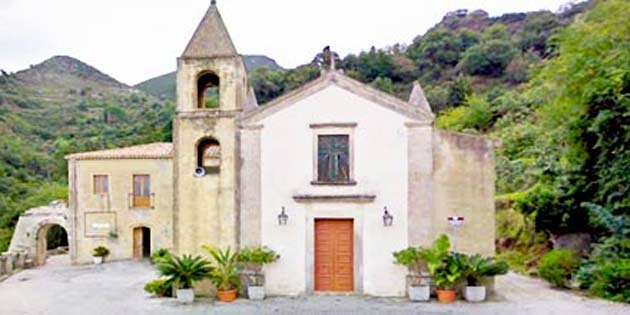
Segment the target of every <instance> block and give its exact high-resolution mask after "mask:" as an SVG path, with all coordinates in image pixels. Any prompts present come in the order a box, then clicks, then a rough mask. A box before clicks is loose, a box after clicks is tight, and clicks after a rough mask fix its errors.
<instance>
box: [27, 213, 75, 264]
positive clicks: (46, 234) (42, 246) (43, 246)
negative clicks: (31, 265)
mask: <svg viewBox="0 0 630 315" xmlns="http://www.w3.org/2000/svg"><path fill="white" fill-rule="evenodd" d="M55 228H61V229H62V230H63V231H64V232H65V233H63V234H65V235H61V237H64V236H65V237H66V240H65V242H63V240H59V241H60V242H61V243H62V244H63V243H65V244H69V242H68V232H67V230H66V229H65V228H64V227H63V226H61V225H59V224H55V223H47V224H42V225H40V227H39V230H38V231H37V236H36V238H35V239H36V248H37V250H36V254H35V258H34V262H35V264H36V265H38V266H41V265H44V264H45V263H46V258H48V253H49V250H51V249H52V248H50V246H49V245H50V237H51V235H50V234H51V232H52V231H54V230H55Z"/></svg>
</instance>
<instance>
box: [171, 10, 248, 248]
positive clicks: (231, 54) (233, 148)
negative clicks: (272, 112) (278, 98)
mask: <svg viewBox="0 0 630 315" xmlns="http://www.w3.org/2000/svg"><path fill="white" fill-rule="evenodd" d="M247 91H248V83H247V72H246V70H245V66H244V64H243V61H242V60H241V57H240V56H239V54H238V53H237V51H236V48H235V47H234V44H233V43H232V40H231V38H230V35H229V33H228V31H227V29H226V27H225V24H224V23H223V20H222V18H221V15H220V14H219V10H218V8H217V5H216V1H214V0H213V1H212V3H211V5H210V8H209V9H208V11H207V12H206V14H205V16H204V17H203V19H202V20H201V23H199V26H198V27H197V30H196V31H195V34H194V35H193V37H192V39H191V40H190V42H189V43H188V45H187V46H186V49H185V51H184V53H183V54H182V56H181V57H180V58H178V64H177V115H176V118H175V122H174V126H173V143H174V167H173V172H174V174H173V175H174V176H173V178H174V185H173V194H174V196H173V198H174V200H173V201H174V211H173V216H174V217H173V225H174V246H175V251H176V252H177V253H178V254H197V253H200V252H201V245H202V244H208V245H211V246H217V247H222V248H225V247H227V246H230V247H232V248H235V247H237V246H238V207H237V198H238V191H237V189H238V181H237V178H238V140H237V133H238V130H237V128H238V125H237V117H238V115H239V113H240V112H241V108H242V104H243V103H244V102H245V101H246V100H247Z"/></svg>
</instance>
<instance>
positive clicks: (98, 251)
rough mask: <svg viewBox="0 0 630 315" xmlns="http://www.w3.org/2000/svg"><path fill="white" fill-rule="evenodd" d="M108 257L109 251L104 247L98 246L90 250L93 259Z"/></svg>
mask: <svg viewBox="0 0 630 315" xmlns="http://www.w3.org/2000/svg"><path fill="white" fill-rule="evenodd" d="M107 255H109V249H107V247H105V246H98V247H96V248H94V250H92V256H94V257H105V256H107Z"/></svg>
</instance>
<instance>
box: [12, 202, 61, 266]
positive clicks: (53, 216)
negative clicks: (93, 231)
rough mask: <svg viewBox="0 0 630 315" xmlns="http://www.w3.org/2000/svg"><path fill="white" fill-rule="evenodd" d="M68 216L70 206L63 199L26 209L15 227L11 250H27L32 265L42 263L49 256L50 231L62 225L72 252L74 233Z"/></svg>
mask: <svg viewBox="0 0 630 315" xmlns="http://www.w3.org/2000/svg"><path fill="white" fill-rule="evenodd" d="M68 218H69V210H68V206H67V205H66V204H65V203H64V202H61V201H54V202H51V203H50V204H49V205H48V206H43V207H38V208H33V209H30V210H28V211H26V212H25V213H24V214H23V215H21V216H20V219H19V220H18V223H17V226H16V227H15V232H13V237H12V238H11V245H10V246H9V252H22V251H26V252H27V255H28V256H27V257H28V258H27V260H30V263H31V264H32V265H42V264H44V263H45V262H46V257H47V247H48V241H47V237H48V232H49V231H50V230H51V228H53V227H60V228H62V229H63V230H64V231H65V232H66V235H67V238H68V239H67V244H68V245H69V252H70V253H72V252H73V248H72V235H73V234H72V230H71V229H70V223H69V219H68Z"/></svg>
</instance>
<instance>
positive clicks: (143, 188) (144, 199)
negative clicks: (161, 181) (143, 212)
mask: <svg viewBox="0 0 630 315" xmlns="http://www.w3.org/2000/svg"><path fill="white" fill-rule="evenodd" d="M133 207H134V208H150V207H151V178H150V177H149V175H133Z"/></svg>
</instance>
